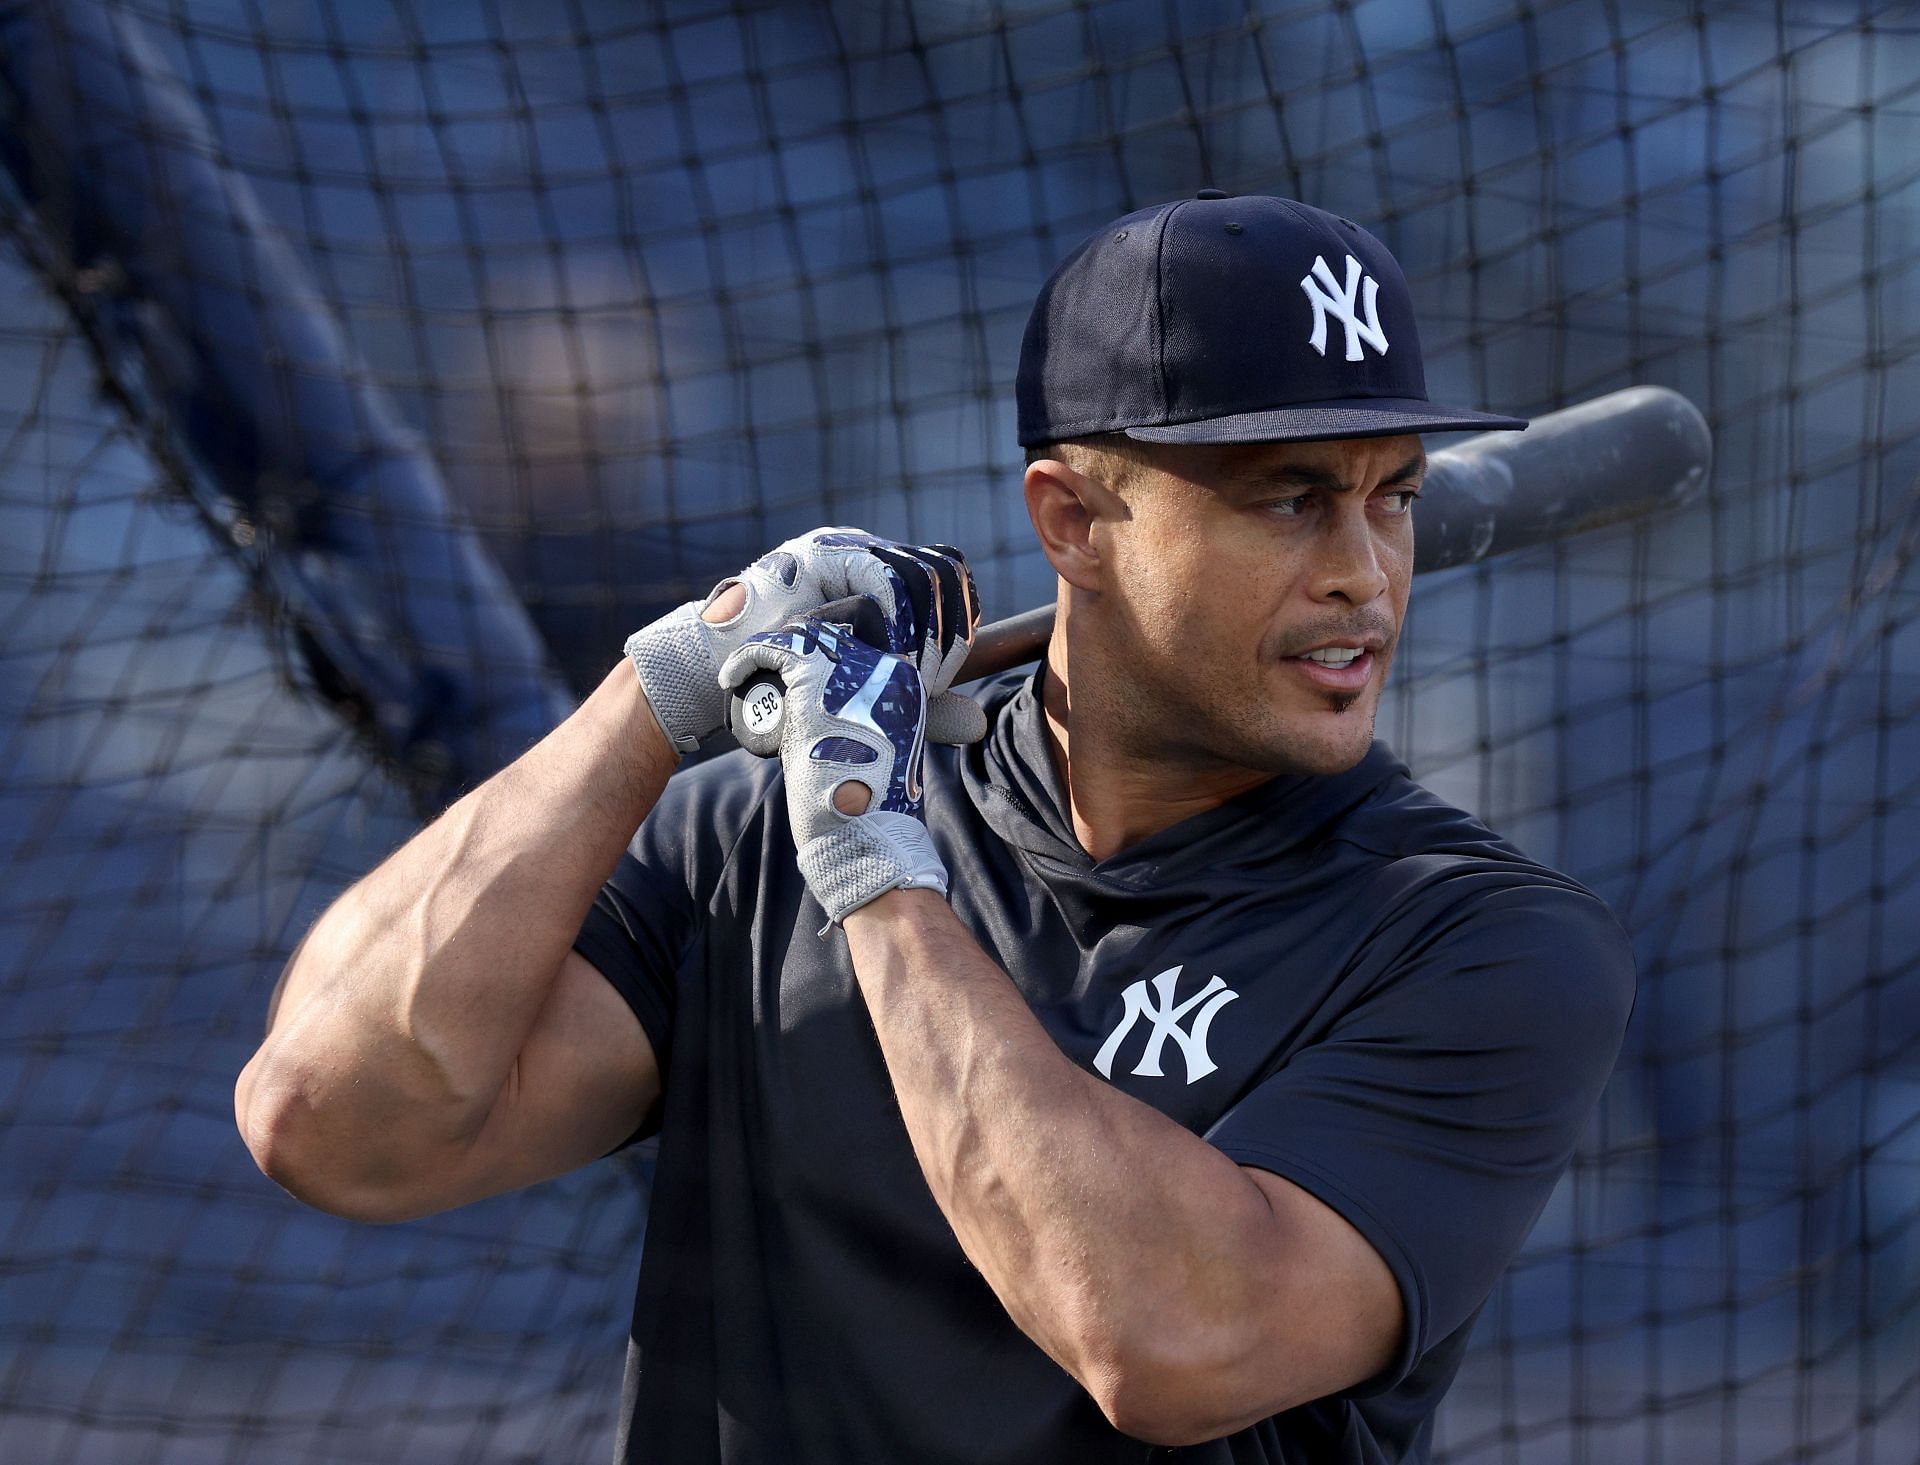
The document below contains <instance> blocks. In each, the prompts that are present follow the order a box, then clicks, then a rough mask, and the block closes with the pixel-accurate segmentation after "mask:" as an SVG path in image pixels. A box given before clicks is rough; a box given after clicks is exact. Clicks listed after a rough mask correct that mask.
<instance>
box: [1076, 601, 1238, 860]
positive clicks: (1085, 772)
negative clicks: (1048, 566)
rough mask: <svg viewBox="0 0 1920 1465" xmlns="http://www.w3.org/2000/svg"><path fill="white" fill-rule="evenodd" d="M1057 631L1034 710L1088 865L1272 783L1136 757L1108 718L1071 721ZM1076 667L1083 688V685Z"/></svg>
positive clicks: (1119, 723)
mask: <svg viewBox="0 0 1920 1465" xmlns="http://www.w3.org/2000/svg"><path fill="white" fill-rule="evenodd" d="M1067 659H1068V658H1067V646H1066V638H1065V634H1064V628H1061V627H1057V628H1056V629H1055V631H1054V636H1053V640H1052V641H1051V642H1050V643H1049V644H1048V647H1047V667H1046V675H1045V677H1044V678H1043V679H1042V684H1041V698H1040V700H1041V707H1042V709H1043V710H1044V712H1045V714H1046V729H1047V748H1048V751H1049V752H1050V753H1051V754H1052V756H1053V766H1054V771H1055V772H1056V773H1058V774H1059V776H1060V786H1061V787H1062V788H1063V789H1065V790H1066V794H1067V805H1068V812H1069V814H1070V816H1071V817H1072V819H1073V832H1074V835H1075V836H1076V837H1077V838H1078V839H1079V841H1080V847H1081V848H1082V849H1084V850H1085V851H1086V852H1087V853H1088V854H1089V855H1091V856H1092V857H1093V858H1094V859H1095V860H1104V859H1108V858H1111V857H1112V856H1114V855H1117V854H1119V853H1120V852H1121V851H1122V850H1124V849H1126V848H1127V847H1128V846H1130V845H1135V844H1138V843H1139V842H1140V841H1141V840H1143V839H1146V838H1148V837H1149V836H1151V835H1155V834H1158V833H1159V832H1160V831H1161V830H1163V829H1171V828H1172V827H1173V826H1174V825H1176V824H1178V823H1180V822H1181V821H1182V820H1185V819H1191V818H1192V817H1193V816H1194V815H1196V814H1204V813H1206V812H1207V810H1209V809H1217V808H1218V807H1219V806H1220V805H1222V804H1224V803H1226V802H1227V800H1229V799H1232V798H1235V797H1237V796H1238V795H1240V794H1243V793H1245V792H1247V790H1249V789H1252V788H1258V787H1259V786H1260V785H1261V784H1263V783H1265V782H1267V781H1268V780H1269V779H1271V778H1272V777H1273V775H1272V774H1271V773H1264V772H1261V771H1259V770H1257V769H1249V768H1233V767H1227V766H1224V765H1222V766H1217V767H1214V768H1210V769H1199V768H1194V767H1190V766H1186V765H1184V764H1182V763H1180V762H1178V761H1177V760H1171V759H1165V758H1155V757H1150V756H1147V755H1145V754H1143V753H1142V752H1141V751H1140V750H1139V748H1138V747H1137V746H1136V745H1135V742H1134V740H1133V739H1132V738H1130V737H1128V736H1127V729H1126V727H1125V725H1124V721H1123V720H1122V719H1120V718H1117V717H1112V716H1098V715H1094V716H1089V715H1084V713H1085V709H1083V715H1082V716H1080V717H1079V718H1078V719H1076V717H1075V715H1074V702H1073V697H1072V694H1071V692H1070V690H1069V684H1068V677H1067ZM1086 670H1087V669H1083V674H1082V683H1081V684H1082V685H1083V686H1086V685H1088V678H1087V677H1086V675H1085V671H1086Z"/></svg>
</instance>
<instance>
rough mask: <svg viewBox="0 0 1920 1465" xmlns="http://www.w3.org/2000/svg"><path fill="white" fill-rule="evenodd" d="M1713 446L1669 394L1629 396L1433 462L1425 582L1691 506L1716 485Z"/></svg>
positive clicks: (1603, 400) (1421, 534)
mask: <svg viewBox="0 0 1920 1465" xmlns="http://www.w3.org/2000/svg"><path fill="white" fill-rule="evenodd" d="M1712 461H1713V435H1712V433H1711V432H1710V431H1709V430H1708V428H1707V422H1706V419H1705V418H1704V417H1702V416H1701V415H1700V412H1699V409H1698V408H1696V407H1695V406H1694V405H1693V403H1691V402H1689V401H1688V400H1687V399H1686V398H1685V397H1683V396H1681V395H1680V394H1679V393H1678V392H1675V391H1670V390H1668V389H1667V388H1666V387H1629V388H1627V389H1626V390H1625V391H1619V392H1611V393H1609V394H1608V395H1606V396H1604V397H1596V398H1594V399H1593V400H1592V401H1590V402H1582V403H1580V404H1579V405H1578V406H1576V407H1566V408H1563V409H1562V410H1560V411H1558V412H1549V413H1547V414H1546V416H1544V417H1536V418H1535V419H1534V420H1533V424H1532V425H1531V426H1530V427H1528V428H1527V430H1526V431H1525V432H1523V433H1508V432H1489V433H1482V434H1481V435H1480V436H1479V437H1475V438H1470V439H1468V440H1467V441H1466V442H1464V443H1461V444H1459V445H1458V446H1457V447H1452V448H1446V449H1443V450H1442V451H1440V452H1436V453H1434V454H1433V456H1432V458H1431V460H1430V462H1429V464H1428V469H1427V488H1426V494H1425V497H1424V498H1423V499H1422V501H1421V504H1420V507H1419V509H1418V510H1417V511H1416V513H1417V515H1418V524H1419V528H1418V531H1417V533H1416V536H1415V541H1414V557H1413V568H1414V571H1415V572H1416V573H1423V572H1425V571H1428V570H1444V569H1450V568H1452V567H1453V566H1455V565H1466V564H1472V563H1473V562H1475V561H1476V560H1483V559H1485V558H1487V557H1488V556H1489V555H1496V554H1505V553H1507V552H1508V551H1510V550H1516V549H1524V548H1527V547H1528V546H1530V545H1535V544H1542V543H1545V542H1546V541H1548V540H1551V539H1563V538H1565V537H1567V536H1568V535H1572V534H1581V533H1584V532H1585V531H1587V530H1589V529H1597V528H1600V527H1601V526H1603V525H1606V524H1615V523H1619V522H1622V521H1624V520H1627V519H1637V518H1641V517H1643V516H1644V515H1647V514H1651V513H1655V512H1657V511H1659V510H1662V509H1667V508H1672V507H1674V506H1676V505H1678V504H1682V503H1684V502H1686V501H1687V500H1688V499H1690V498H1692V497H1693V496H1694V495H1695V494H1696V493H1698V492H1699V491H1700V489H1701V487H1702V486H1703V485H1704V484H1705V483H1706V481H1707V470H1708V468H1709V467H1710V466H1711V464H1712Z"/></svg>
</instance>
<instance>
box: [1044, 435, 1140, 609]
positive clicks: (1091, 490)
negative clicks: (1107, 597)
mask: <svg viewBox="0 0 1920 1465" xmlns="http://www.w3.org/2000/svg"><path fill="white" fill-rule="evenodd" d="M1023 487H1024V490H1025V492H1026V498H1027V517H1028V518H1029V519H1031V520H1033V531H1034V533H1036V534H1038V535H1039V536H1040V548H1041V550H1042V551H1043V552H1044V553H1045V554H1046V556H1047V563H1048V564H1050V565H1052V566H1053V569H1054V573H1055V574H1057V575H1059V577H1060V578H1061V579H1062V580H1065V581H1066V582H1067V583H1068V584H1069V585H1071V586H1073V587H1074V588H1075V589H1078V590H1091V591H1094V592H1098V591H1099V590H1100V589H1101V588H1102V574H1103V561H1102V560H1101V557H1100V548H1099V546H1100V542H1101V540H1102V539H1103V538H1104V536H1097V535H1095V533H1094V526H1095V525H1096V524H1098V523H1099V522H1100V521H1102V520H1113V519H1124V518H1127V517H1128V514H1127V506H1126V503H1125V501H1124V500H1123V499H1121V497H1120V496H1119V495H1118V494H1116V493H1115V492H1114V491H1113V490H1112V489H1110V488H1108V487H1107V486H1106V485H1105V484H1102V483H1098V482H1096V481H1095V480H1094V479H1091V478H1089V477H1087V475H1086V474H1084V473H1081V472H1079V471H1078V470H1077V469H1074V468H1071V467H1069V466H1068V465H1067V464H1065V463H1063V462H1061V461H1060V460H1059V459H1058V458H1041V459H1038V460H1037V461H1035V462H1032V463H1029V464H1028V465H1027V476H1026V481H1025V483H1024V484H1023Z"/></svg>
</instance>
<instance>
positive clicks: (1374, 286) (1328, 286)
mask: <svg viewBox="0 0 1920 1465" xmlns="http://www.w3.org/2000/svg"><path fill="white" fill-rule="evenodd" d="M1362 278H1363V277H1362V275H1361V273H1360V261H1359V260H1357V259H1355V258H1354V257H1353V256H1352V255H1348V256H1347V282H1346V284H1344V285H1342V284H1341V283H1340V282H1339V281H1338V280H1336V279H1334V277H1333V271H1332V270H1330V269H1328V268H1327V262H1326V260H1325V259H1324V258H1323V257H1321V256H1319V255H1315V256H1314V260H1313V270H1312V272H1311V273H1310V274H1308V275H1307V277H1306V278H1305V279H1303V280H1301V282H1300V288H1301V289H1302V290H1305V291H1306V292H1307V299H1308V300H1310V301H1312V302H1313V334H1312V335H1311V336H1309V337H1307V344H1308V345H1309V346H1311V347H1313V349H1314V350H1316V351H1318V352H1319V353H1320V354H1321V355H1322V356H1325V355H1326V354H1327V317H1328V316H1329V315H1337V316H1339V317H1340V324H1342V325H1343V326H1345V327H1346V328H1347V360H1349V361H1358V360H1360V358H1361V357H1363V356H1365V355H1366V352H1364V351H1362V350H1361V349H1360V343H1361V342H1362V341H1365V342H1366V343H1367V344H1368V345H1369V346H1371V347H1373V349H1374V350H1376V351H1378V352H1379V353H1380V354H1381V355H1382V356H1385V355H1386V354H1387V333H1386V332H1385V331H1383V330H1381V329H1380V310H1379V307H1378V305H1377V304H1376V303H1375V302H1376V300H1377V298H1378V296H1379V294H1380V282H1379V281H1378V280H1376V279H1374V277H1373V276H1372V275H1367V276H1365V277H1364V279H1365V282H1366V287H1367V288H1366V293H1365V295H1364V296H1362V295H1361V291H1360V285H1361V281H1362ZM1356 297H1358V303H1359V305H1360V309H1361V310H1364V311H1365V312H1366V315H1367V318H1366V321H1365V322H1364V323H1363V322H1362V321H1361V320H1360V316H1359V312H1358V311H1356V310H1355V309H1354V305H1355V303H1356Z"/></svg>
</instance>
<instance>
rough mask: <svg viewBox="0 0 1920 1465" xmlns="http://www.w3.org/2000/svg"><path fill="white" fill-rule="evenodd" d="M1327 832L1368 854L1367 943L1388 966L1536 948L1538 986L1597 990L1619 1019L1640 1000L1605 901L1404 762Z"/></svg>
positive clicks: (1584, 992) (1570, 993) (1584, 996)
mask: <svg viewBox="0 0 1920 1465" xmlns="http://www.w3.org/2000/svg"><path fill="white" fill-rule="evenodd" d="M1332 838H1333V839H1335V840H1337V841H1339V842H1341V843H1342V844H1343V845H1344V846H1345V847H1346V848H1347V849H1348V850H1350V851H1352V852H1355V853H1356V854H1357V856H1358V858H1359V859H1360V860H1361V861H1362V862H1363V863H1364V865H1365V866H1366V873H1365V875H1364V877H1363V881H1362V883H1363V884H1364V887H1365V890H1364V895H1363V896H1361V897H1360V898H1361V899H1362V901H1363V902H1364V904H1366V905H1367V906H1368V907H1370V908H1372V909H1374V910H1376V911H1378V912H1379V918H1378V920H1377V922H1376V923H1375V924H1374V926H1373V930H1372V934H1371V936H1370V937H1369V940H1368V942H1367V945H1368V946H1369V947H1371V948H1373V950H1374V953H1375V954H1376V955H1377V956H1383V957H1388V958H1389V960H1388V962H1387V966H1388V967H1389V969H1391V968H1392V967H1394V966H1397V965H1398V959H1399V958H1404V957H1407V956H1412V955H1414V954H1416V953H1421V952H1430V951H1435V950H1438V949H1445V950H1447V951H1449V952H1451V953H1452V954H1453V956H1454V958H1456V959H1458V960H1462V961H1467V962H1468V964H1469V965H1475V964H1477V963H1478V962H1480V961H1482V960H1485V961H1497V960H1499V959H1503V958H1505V957H1510V956H1512V955H1514V954H1516V953H1525V952H1532V953H1537V954H1538V955H1539V957H1540V960H1539V961H1538V962H1537V963H1531V964H1530V966H1529V970H1530V972H1531V976H1530V977H1529V983H1530V985H1531V986H1533V987H1534V988H1535V989H1536V990H1539V991H1549V990H1551V991H1556V992H1560V993H1561V994H1562V995H1563V996H1566V997H1568V998H1569V1000H1574V999H1577V1000H1579V1001H1588V1000H1598V1001H1601V1002H1603V1003H1604V1004H1605V1006H1606V1008H1607V1010H1608V1011H1609V1012H1613V1011H1615V1010H1616V1009H1617V1010H1618V1016H1619V1018H1620V1021H1621V1022H1624V1020H1625V1013H1626V1012H1627V1011H1630V1010H1631V1006H1632V1000H1633V989H1634V958H1633V951H1632V943H1631V941H1630V940H1629V938H1628V937H1627V934H1626V932H1625V930H1624V929H1623V928H1622V927H1621V925H1620V922H1619V919H1618V918H1617V917H1616V916H1615V914H1614V912H1613V910H1612V908H1611V907H1610V906H1609V905H1608V904H1607V903H1606V901H1605V900H1603V899H1602V898H1601V897H1600V896H1599V895H1597V894H1595V893H1594V892H1593V891H1592V890H1590V889H1588V888H1587V887H1586V886H1585V885H1583V884H1582V883H1581V882H1580V881H1579V880H1577V879H1575V878H1574V877H1573V876H1571V875H1568V874H1566V873H1565V872H1564V871H1561V870H1557V869H1555V868H1554V867H1553V866H1551V865H1548V864H1545V863H1543V862H1542V861H1540V860H1537V859H1535V858H1533V857H1532V856H1530V855H1528V854H1527V853H1526V852H1525V851H1523V850H1522V849H1520V848H1519V847H1518V846H1517V845H1515V844H1514V843H1512V842H1511V841H1510V840H1508V839H1506V838H1504V837H1502V836H1501V835H1500V834H1498V833H1496V832H1495V831H1494V830H1492V829H1491V828H1489V827H1488V826H1487V825H1486V824H1485V823H1483V822H1482V821H1481V820H1480V819H1478V818H1477V817H1475V816H1474V815H1472V814H1470V813H1468V812H1467V811H1466V810H1464V809H1461V808H1458V807H1457V806H1455V805H1453V804H1450V803H1448V802H1447V801H1446V800H1445V799H1443V798H1441V797H1440V796H1439V795H1438V794H1435V793H1434V792H1433V791H1432V790H1431V789H1428V788H1426V787H1424V786H1422V785H1421V784H1420V783H1418V782H1416V781H1415V780H1414V779H1413V777H1412V776H1411V775H1410V774H1409V773H1408V772H1407V771H1406V769H1405V768H1404V767H1399V768H1397V769H1396V771H1395V772H1394V774H1393V775H1392V776H1390V777H1389V778H1387V779H1385V780H1383V781H1382V782H1381V784H1380V785H1379V786H1378V787H1377V788H1376V789H1375V790H1374V792H1373V794H1372V795H1371V796H1370V797H1369V798H1368V799H1367V800H1366V801H1365V802H1363V803H1362V804H1360V805H1357V806H1356V807H1355V808H1354V809H1352V810H1351V811H1350V812H1349V814H1348V816H1347V818H1345V819H1344V820H1342V821H1341V824H1340V826H1339V828H1337V829H1336V830H1334V831H1333V832H1332ZM1469 957H1471V958H1472V959H1471V960H1468V958H1469Z"/></svg>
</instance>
